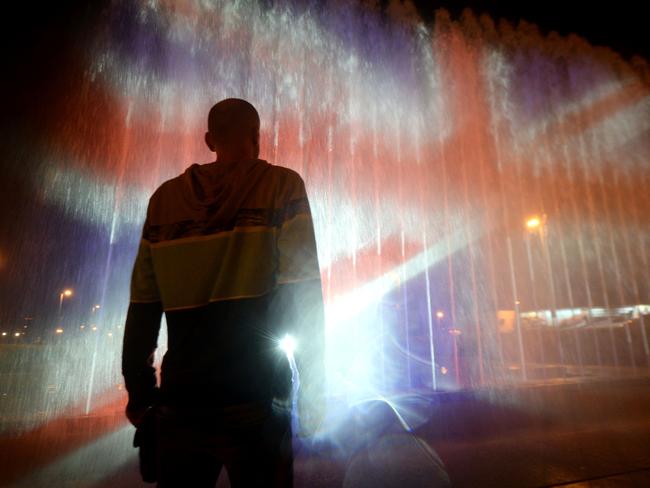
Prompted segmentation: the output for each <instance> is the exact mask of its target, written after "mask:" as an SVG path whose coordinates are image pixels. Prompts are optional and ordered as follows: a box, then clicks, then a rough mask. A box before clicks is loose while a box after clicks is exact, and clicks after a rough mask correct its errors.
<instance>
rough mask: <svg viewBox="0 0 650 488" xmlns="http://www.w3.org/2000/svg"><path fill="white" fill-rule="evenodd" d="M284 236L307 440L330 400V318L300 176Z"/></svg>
mask: <svg viewBox="0 0 650 488" xmlns="http://www.w3.org/2000/svg"><path fill="white" fill-rule="evenodd" d="M288 200H289V201H288V203H287V206H286V208H285V212H284V221H283V223H282V226H281V228H280V231H279V235H278V294H277V296H278V299H279V300H280V301H281V303H282V305H281V308H282V310H283V314H282V319H281V321H282V323H283V326H282V327H283V329H284V333H288V334H291V335H292V336H293V337H294V338H295V340H296V350H295V353H294V356H295V360H296V366H297V368H298V373H299V377H300V387H299V390H298V414H299V418H300V426H301V427H300V430H301V432H300V433H301V435H311V434H313V433H315V432H316V431H317V430H318V425H319V423H320V422H321V420H322V415H323V410H324V397H325V381H326V378H325V319H324V307H323V295H322V289H321V279H320V268H319V265H318V253H317V248H316V238H315V233H314V225H313V221H312V216H311V211H310V206H309V200H308V198H307V193H306V191H305V186H304V183H303V181H302V179H301V178H300V177H297V179H296V181H295V184H294V187H293V188H292V191H291V193H290V198H289V199H288Z"/></svg>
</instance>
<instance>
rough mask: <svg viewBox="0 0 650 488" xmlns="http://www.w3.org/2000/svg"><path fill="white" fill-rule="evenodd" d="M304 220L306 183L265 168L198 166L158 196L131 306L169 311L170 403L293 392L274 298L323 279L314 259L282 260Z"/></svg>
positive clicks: (165, 374)
mask: <svg viewBox="0 0 650 488" xmlns="http://www.w3.org/2000/svg"><path fill="white" fill-rule="evenodd" d="M300 220H303V221H306V222H308V223H309V222H310V217H309V205H308V202H307V197H306V194H305V189H304V185H303V183H302V179H301V178H300V176H298V174H297V173H295V172H293V171H291V170H289V169H286V168H282V167H279V166H272V165H270V164H268V163H266V162H265V161H261V160H253V161H245V162H241V163H237V164H230V165H227V164H223V165H222V164H220V163H212V164H207V165H202V166H199V165H193V166H191V167H190V168H188V169H187V171H186V172H185V173H183V174H182V175H180V176H179V177H176V178H174V179H172V180H169V181H168V182H166V183H164V184H163V185H162V186H161V187H160V188H159V189H158V190H157V191H156V192H155V193H154V195H153V196H152V198H151V200H150V203H149V211H148V215H147V222H146V224H145V228H144V231H143V242H142V244H141V248H140V253H139V254H140V255H139V257H138V261H137V262H136V268H142V270H141V271H139V272H138V273H134V274H135V275H137V276H138V277H140V276H141V277H142V279H138V280H134V282H133V291H132V297H131V300H132V301H133V302H138V301H142V302H146V301H150V300H154V299H160V300H161V302H162V305H163V309H164V310H165V312H166V317H167V326H168V344H169V345H168V352H167V354H166V356H165V360H164V363H163V369H162V383H161V389H162V393H163V394H164V395H165V396H166V397H169V398H170V400H171V399H173V400H174V401H184V400H188V401H193V399H194V398H197V399H198V398H201V399H205V400H208V399H211V400H213V401H215V402H217V403H231V402H237V401H244V400H247V399H249V400H250V399H254V398H257V399H263V398H269V395H271V396H272V395H273V394H277V393H278V392H277V391H275V390H274V389H275V388H280V389H285V390H286V384H285V383H286V381H287V378H288V377H290V372H288V370H287V364H286V363H287V362H286V359H285V358H284V357H282V356H281V355H280V354H278V350H277V347H276V343H277V338H279V337H281V336H280V335H279V334H280V333H281V331H280V327H281V326H282V324H278V323H276V320H282V319H281V318H280V317H273V316H272V313H273V309H272V304H273V301H274V300H276V299H277V296H276V294H275V293H273V290H274V288H275V286H276V285H277V284H282V283H288V282H293V281H296V280H297V279H305V278H311V279H318V277H319V274H318V273H319V271H318V263H317V258H316V256H315V255H306V254H305V253H301V255H294V256H292V259H291V263H290V264H289V263H287V262H286V260H284V261H281V259H280V251H281V250H282V248H283V246H284V248H286V246H294V247H295V243H291V242H286V241H287V240H291V239H295V238H297V237H299V238H300V239H301V241H302V240H303V239H304V231H301V232H299V233H296V232H295V228H294V229H293V232H288V230H289V229H288V226H287V224H292V223H293V226H295V225H296V222H298V221H300ZM283 228H284V231H283ZM312 239H313V237H312ZM300 245H301V246H303V247H304V242H301V243H300ZM312 249H314V250H315V246H312ZM296 259H300V260H301V261H302V262H301V263H296V262H295V260H296ZM281 266H284V269H283V268H282V267H281ZM289 266H290V267H291V269H287V268H288V267H289ZM149 267H150V270H151V271H152V272H153V273H151V272H147V268H149ZM298 269H299V270H300V275H298V274H297V270H298ZM308 275H309V276H308ZM152 276H155V283H154V282H153V281H152V280H151V279H150V278H151V277H152ZM156 293H158V296H156ZM285 325H286V324H285Z"/></svg>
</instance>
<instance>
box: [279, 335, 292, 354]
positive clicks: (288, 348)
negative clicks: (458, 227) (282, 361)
mask: <svg viewBox="0 0 650 488" xmlns="http://www.w3.org/2000/svg"><path fill="white" fill-rule="evenodd" d="M279 347H280V350H282V351H283V352H284V353H285V354H286V355H287V357H289V358H291V357H293V352H294V351H295V350H296V340H295V339H294V338H293V337H292V336H290V335H289V334H286V335H285V336H284V337H283V338H282V339H280V343H279Z"/></svg>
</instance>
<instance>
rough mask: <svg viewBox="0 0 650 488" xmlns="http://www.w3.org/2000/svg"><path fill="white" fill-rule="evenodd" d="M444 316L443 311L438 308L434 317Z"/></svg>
mask: <svg viewBox="0 0 650 488" xmlns="http://www.w3.org/2000/svg"><path fill="white" fill-rule="evenodd" d="M444 316H445V313H444V312H443V311H442V310H438V311H437V312H436V317H438V318H439V319H441V318H443V317H444Z"/></svg>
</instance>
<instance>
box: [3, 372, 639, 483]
mask: <svg viewBox="0 0 650 488" xmlns="http://www.w3.org/2000/svg"><path fill="white" fill-rule="evenodd" d="M392 407H398V408H397V411H398V412H400V414H402V418H401V419H400V418H398V417H397V416H396V415H395V412H394V410H393V408H392ZM340 419H341V420H340V422H339V423H338V425H337V427H336V428H334V429H332V431H331V432H330V435H329V436H328V438H327V439H326V440H323V441H321V442H319V443H318V444H317V445H310V444H307V443H304V442H301V441H300V440H296V442H295V444H294V450H295V453H296V454H295V455H296V463H295V485H296V486H298V487H301V486H304V487H309V488H319V487H338V486H344V487H346V488H347V487H355V488H356V487H366V486H367V487H382V486H385V487H388V486H391V487H393V486H396V487H399V488H411V487H417V486H423V487H424V486H427V487H429V486H449V484H450V483H451V486H454V487H483V486H485V487H509V486H512V487H551V486H569V487H647V486H650V448H649V446H650V377H647V376H646V377H640V378H638V377H637V378H635V377H625V378H610V379H605V380H603V379H592V380H585V379H573V380H571V381H566V380H562V381H559V380H558V381H545V382H541V381H540V382H532V383H529V384H525V385H517V386H513V385H510V386H508V385H504V386H502V387H498V388H485V389H476V390H472V391H456V392H444V393H437V394H434V395H431V394H424V392H423V393H421V394H419V395H410V396H404V397H402V398H400V399H397V400H395V401H394V403H393V404H392V406H391V405H388V404H386V403H385V402H382V401H375V402H369V403H366V404H364V405H362V406H356V407H354V408H352V409H350V410H349V411H348V412H347V415H342V416H341V417H340ZM403 422H406V423H408V424H409V425H410V426H412V427H413V428H412V430H411V431H410V432H407V431H405V430H404V427H403ZM132 435H133V431H132V428H131V427H129V426H127V425H125V424H124V421H123V418H122V417H121V413H120V412H115V413H110V414H109V413H103V414H102V415H100V416H95V417H81V416H76V417H73V418H62V419H58V420H56V421H54V422H51V423H49V424H48V425H46V426H41V427H39V428H38V429H34V430H32V431H30V432H23V433H21V434H19V435H9V434H7V433H5V434H4V435H2V436H0V453H2V455H1V456H0V486H15V487H19V486H20V487H22V486H25V487H27V486H29V487H39V486H55V487H62V488H64V487H70V488H72V487H75V488H76V487H98V488H104V487H105V488H109V487H110V488H115V487H123V486H124V487H141V486H142V487H144V486H152V485H147V484H144V483H142V482H141V481H140V480H139V476H138V471H137V457H136V451H135V450H134V449H133V448H131V439H132ZM218 486H219V487H220V488H225V487H227V486H229V483H228V481H227V477H226V476H225V474H224V473H222V477H221V478H220V480H219V482H218Z"/></svg>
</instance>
